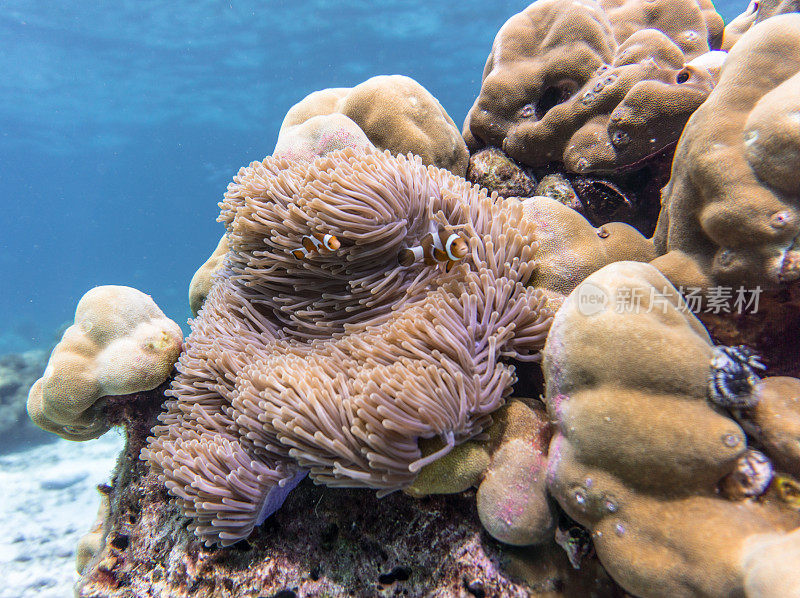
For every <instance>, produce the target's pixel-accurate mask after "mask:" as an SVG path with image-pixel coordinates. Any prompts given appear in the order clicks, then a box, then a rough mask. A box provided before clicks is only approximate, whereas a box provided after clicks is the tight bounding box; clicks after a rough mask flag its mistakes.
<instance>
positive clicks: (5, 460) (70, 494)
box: [0, 430, 123, 598]
mask: <svg viewBox="0 0 800 598" xmlns="http://www.w3.org/2000/svg"><path fill="white" fill-rule="evenodd" d="M122 445H123V438H122V435H121V433H120V432H118V431H116V430H112V431H111V432H109V433H108V434H106V435H105V436H103V437H102V438H98V439H97V440H92V441H89V442H69V441H67V440H61V439H59V440H58V441H56V442H54V443H52V444H47V445H39V446H35V447H33V448H31V449H28V450H25V451H20V452H16V453H11V454H6V455H0V572H2V577H1V578H0V597H1V598H27V597H31V598H33V597H36V598H69V597H70V596H72V595H73V590H72V586H73V584H74V583H75V580H76V579H77V573H76V572H75V547H76V545H77V543H78V540H79V539H80V537H81V536H83V535H84V534H85V533H86V532H88V531H89V528H90V527H91V525H92V523H93V522H94V520H95V517H96V516H97V509H98V507H99V505H100V495H99V493H98V492H97V485H98V484H101V483H108V482H109V481H110V476H111V471H112V469H113V467H114V464H115V463H116V459H117V455H118V454H119V452H120V450H121V449H122Z"/></svg>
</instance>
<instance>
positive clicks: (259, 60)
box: [0, 0, 746, 354]
mask: <svg viewBox="0 0 800 598" xmlns="http://www.w3.org/2000/svg"><path fill="white" fill-rule="evenodd" d="M527 4H528V3H527V2H525V1H512V0H493V1H491V2H485V1H477V0H465V1H460V2H432V1H429V2H421V1H419V0H392V1H384V2H380V3H375V2H369V1H365V0H362V1H346V2H342V1H333V0H314V1H306V2H285V1H263V2H256V1H253V0H249V1H242V0H236V1H231V2H220V1H211V0H203V1H198V0H192V1H188V0H173V1H171V2H156V1H152V0H117V1H115V2H99V1H97V0H86V1H81V2H76V1H64V0H36V1H32V0H3V1H2V2H0V40H1V41H0V72H2V73H3V76H2V78H0V131H2V134H0V165H1V166H0V198H2V202H3V206H4V209H3V211H2V216H0V218H2V225H3V226H2V232H3V234H2V238H1V240H0V289H1V290H2V292H0V313H2V314H3V318H2V321H1V323H0V354H1V353H7V352H16V351H23V350H27V349H30V348H34V347H41V346H46V345H47V344H49V343H50V342H51V341H52V339H53V338H54V335H55V334H56V330H57V329H58V328H59V327H60V326H62V325H63V324H64V323H67V322H70V321H71V320H72V316H73V312H74V308H75V305H76V302H77V300H78V299H79V298H80V297H81V295H82V294H83V293H84V292H85V291H87V290H88V289H90V288H91V287H93V286H95V285H101V284H124V285H130V286H134V287H136V288H138V289H140V290H142V291H145V292H147V293H149V294H151V295H153V297H154V299H155V300H156V302H157V303H158V305H159V306H160V307H161V308H162V309H163V310H164V311H165V312H166V313H167V315H169V316H170V317H171V318H173V319H174V320H176V321H178V322H179V323H181V324H183V325H185V322H186V319H187V317H188V316H189V311H188V304H187V299H186V294H187V289H188V284H189V280H190V278H191V276H192V274H193V273H194V271H195V270H196V269H197V267H198V266H199V265H200V264H202V263H203V261H205V259H206V257H207V256H208V255H209V254H210V253H211V251H212V250H213V249H214V247H215V245H216V242H217V240H218V239H219V237H220V236H221V234H222V231H223V229H222V227H221V225H220V224H218V223H217V222H216V221H215V219H216V216H217V212H218V208H217V202H218V201H219V200H220V199H221V197H222V194H223V193H224V191H225V187H226V185H227V183H228V181H229V180H230V178H231V176H232V175H233V174H234V173H235V172H236V171H237V169H238V168H239V167H240V166H242V165H245V164H247V163H249V162H250V161H252V160H256V159H261V158H263V157H264V156H265V155H268V154H269V153H271V151H272V149H273V147H274V145H275V140H276V138H277V133H278V129H279V127H280V123H281V120H282V119H283V116H284V115H285V113H286V111H287V110H288V109H289V108H290V107H291V106H292V105H293V104H294V103H296V102H297V101H299V100H300V99H302V98H303V97H304V96H305V95H307V94H308V93H310V92H312V91H315V90H318V89H323V88H326V87H342V86H348V87H349V86H353V85H356V84H358V83H360V82H362V81H364V80H365V79H367V78H369V77H371V76H373V75H379V74H396V73H397V74H404V75H409V76H411V77H413V78H415V79H416V80H417V81H419V82H420V83H421V84H422V85H423V86H425V87H426V88H427V89H428V90H429V91H430V92H431V93H432V94H433V95H434V96H435V97H436V98H437V99H438V100H439V101H440V102H441V103H442V105H443V106H444V107H445V109H446V110H447V111H448V112H449V114H450V115H451V117H452V118H453V120H454V121H455V122H456V124H457V125H459V126H461V124H462V123H463V121H464V118H465V116H466V113H467V111H468V109H469V107H470V106H471V104H472V102H473V101H474V99H475V97H476V96H477V93H478V91H479V88H480V78H481V72H482V70H483V64H484V62H485V60H486V56H487V55H488V52H489V49H490V47H491V43H492V39H493V38H494V35H495V33H496V32H497V30H498V29H499V27H500V26H501V25H502V24H503V22H504V21H505V20H506V19H508V18H509V17H510V16H511V15H513V14H514V13H516V12H519V11H520V10H521V9H523V8H524V7H525V6H526V5H527ZM745 5H746V2H732V3H725V4H722V5H719V6H718V7H717V8H718V10H719V11H720V12H721V13H722V14H723V16H724V17H725V18H726V20H728V19H730V18H732V17H733V16H735V15H736V14H738V13H739V12H741V11H742V10H743V9H744V7H745Z"/></svg>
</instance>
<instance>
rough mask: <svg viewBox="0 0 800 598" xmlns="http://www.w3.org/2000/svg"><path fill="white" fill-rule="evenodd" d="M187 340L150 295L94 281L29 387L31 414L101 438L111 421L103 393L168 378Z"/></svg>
mask: <svg viewBox="0 0 800 598" xmlns="http://www.w3.org/2000/svg"><path fill="white" fill-rule="evenodd" d="M182 338H183V334H182V332H181V329H180V326H178V325H177V324H176V323H175V322H173V321H172V320H170V319H169V318H167V317H166V316H165V315H164V313H163V312H162V311H161V310H160V309H159V308H158V306H157V305H156V304H155V302H154V301H153V300H152V298H151V297H150V296H149V295H145V294H144V293H142V292H141V291H137V290H136V289H133V288H131V287H125V286H100V287H95V288H93V289H92V290H90V291H89V292H87V293H86V294H85V295H84V296H83V297H82V298H81V300H80V301H79V302H78V307H77V309H76V310H75V322H74V324H73V325H72V326H70V327H69V328H67V330H66V331H65V332H64V336H63V337H62V338H61V341H60V342H59V343H58V344H57V345H56V348H55V349H53V353H52V354H51V355H50V360H49V362H48V364H47V368H46V369H45V371H44V375H43V376H42V377H41V378H39V380H37V381H36V383H35V384H34V385H33V387H32V388H31V390H30V393H29V394H28V414H29V415H30V417H31V419H32V420H33V422H34V423H35V424H36V425H37V426H39V427H40V428H42V429H44V430H47V431H49V432H55V433H56V434H58V435H59V436H62V437H63V438H67V439H68V440H90V439H92V438H97V437H98V436H100V435H101V434H103V433H105V432H106V431H107V430H108V429H109V427H110V424H109V423H108V421H107V420H106V418H105V417H104V415H103V412H102V407H103V405H104V400H103V399H104V397H107V396H111V395H126V394H131V393H135V392H141V391H145V390H152V389H153V388H155V387H156V386H158V385H159V384H161V383H162V382H164V381H165V380H166V379H167V378H168V377H169V375H170V372H171V371H172V366H173V365H174V363H175V361H176V360H177V359H178V354H179V353H180V350H181V341H182Z"/></svg>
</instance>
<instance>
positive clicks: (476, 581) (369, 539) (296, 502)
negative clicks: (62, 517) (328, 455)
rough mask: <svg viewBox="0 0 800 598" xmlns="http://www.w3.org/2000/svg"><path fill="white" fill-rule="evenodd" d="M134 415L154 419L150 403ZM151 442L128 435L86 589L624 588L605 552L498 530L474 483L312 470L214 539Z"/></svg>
mask: <svg viewBox="0 0 800 598" xmlns="http://www.w3.org/2000/svg"><path fill="white" fill-rule="evenodd" d="M154 404H156V405H157V404H158V401H157V400H155V401H154ZM131 405H132V408H133V409H134V410H135V409H137V408H141V406H143V405H146V402H143V401H139V402H136V403H131ZM130 415H131V416H133V417H135V418H136V419H137V420H140V421H142V422H143V426H145V427H146V426H151V425H153V424H154V423H155V414H154V411H152V410H151V409H147V410H145V411H143V412H136V411H134V412H132V413H131V414H130ZM142 442H143V439H142V438H141V437H139V438H138V440H137V438H136V437H133V438H129V440H128V444H127V446H126V449H125V451H124V452H123V453H122V455H121V456H120V460H119V462H118V465H117V469H116V471H115V473H114V476H113V479H112V483H111V487H110V489H109V493H108V498H109V506H110V508H109V513H108V516H107V517H106V519H105V522H104V526H103V529H104V530H105V531H104V536H103V537H102V538H101V543H102V549H101V550H100V551H99V552H98V553H95V554H94V555H93V556H92V558H91V559H90V560H89V561H88V562H87V563H86V565H85V567H84V569H83V575H82V576H81V579H80V580H79V581H78V584H77V588H76V595H77V596H79V597H84V598H90V597H91V598H123V597H126V596H137V597H149V596H152V597H155V596H171V597H175V598H179V597H183V596H194V597H211V596H213V597H215V598H232V597H239V598H259V597H264V596H280V597H282V598H290V597H295V598H306V597H311V596H356V597H359V598H360V597H363V598H367V597H369V598H372V597H378V596H384V597H387V598H388V597H389V596H398V595H402V596H408V597H409V598H422V597H423V596H448V597H449V596H461V597H464V598H476V597H481V596H482V597H488V596H492V597H495V598H522V597H526V598H536V597H540V598H557V597H565V598H585V597H586V596H595V597H597V598H623V593H622V591H621V590H620V589H619V588H618V587H617V586H616V585H615V584H614V583H613V582H612V581H611V580H610V579H609V578H608V576H607V575H606V574H605V572H604V571H603V570H602V568H600V567H599V565H598V564H597V561H596V560H594V561H590V562H586V563H584V564H583V566H582V567H581V569H580V570H576V569H574V568H573V567H572V566H571V565H570V564H569V562H568V560H567V558H566V556H565V554H564V553H563V551H561V550H560V549H559V548H558V547H557V546H555V544H553V543H550V544H548V545H543V546H537V547H533V548H524V549H518V548H510V547H506V546H503V545H502V544H500V543H497V542H495V541H493V540H491V539H490V538H488V537H487V536H486V533H485V532H484V531H483V530H482V529H481V526H480V522H479V520H478V515H477V512H476V499H475V493H474V492H473V491H469V492H465V493H462V494H456V495H447V496H431V497H427V498H424V499H415V498H411V497H409V496H406V495H404V494H402V493H396V494H392V495H390V496H387V497H385V498H383V499H377V498H376V497H375V495H374V493H372V492H370V491H367V490H358V489H341V488H340V489H336V490H331V489H329V488H326V487H320V486H315V485H313V484H312V483H310V482H309V481H304V482H302V483H301V484H300V485H299V486H298V487H297V489H296V490H295V491H294V492H293V493H292V494H291V495H290V496H289V497H288V498H287V500H286V503H285V504H284V506H283V507H282V508H281V510H280V511H278V512H277V513H276V514H275V515H274V516H272V517H271V518H270V519H269V520H268V521H267V522H266V523H265V524H264V525H263V526H260V527H259V528H257V529H256V530H255V531H254V533H253V534H252V535H251V536H250V538H249V539H248V540H247V541H244V542H239V543H237V544H234V545H233V546H230V547H227V548H207V547H205V546H203V544H202V543H201V542H200V541H199V540H198V539H197V538H195V537H194V536H193V535H192V534H191V532H190V531H189V530H188V529H187V521H186V519H185V518H184V517H183V516H182V515H181V512H180V509H179V508H178V505H177V504H176V503H175V501H174V500H171V499H170V497H169V495H168V494H167V493H166V492H165V491H164V486H163V484H162V483H161V482H160V481H159V480H158V477H157V475H156V474H155V473H153V472H152V471H150V470H149V468H148V467H147V465H146V464H145V463H143V462H142V461H141V460H139V459H138V458H137V455H138V454H139V451H140V449H141V448H142Z"/></svg>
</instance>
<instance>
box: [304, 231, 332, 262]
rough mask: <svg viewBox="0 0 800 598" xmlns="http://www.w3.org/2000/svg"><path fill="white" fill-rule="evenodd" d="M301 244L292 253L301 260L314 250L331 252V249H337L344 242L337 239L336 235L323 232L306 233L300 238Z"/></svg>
mask: <svg viewBox="0 0 800 598" xmlns="http://www.w3.org/2000/svg"><path fill="white" fill-rule="evenodd" d="M300 244H301V245H302V247H298V248H297V249H292V255H293V256H294V257H296V258H297V259H298V260H301V259H303V258H304V257H306V256H308V255H309V254H311V253H314V252H316V253H330V252H331V251H336V250H337V249H339V247H341V246H342V244H341V243H339V239H337V238H336V237H335V236H334V235H330V234H325V235H323V234H322V233H313V234H311V235H306V236H305V237H303V238H302V239H300Z"/></svg>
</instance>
